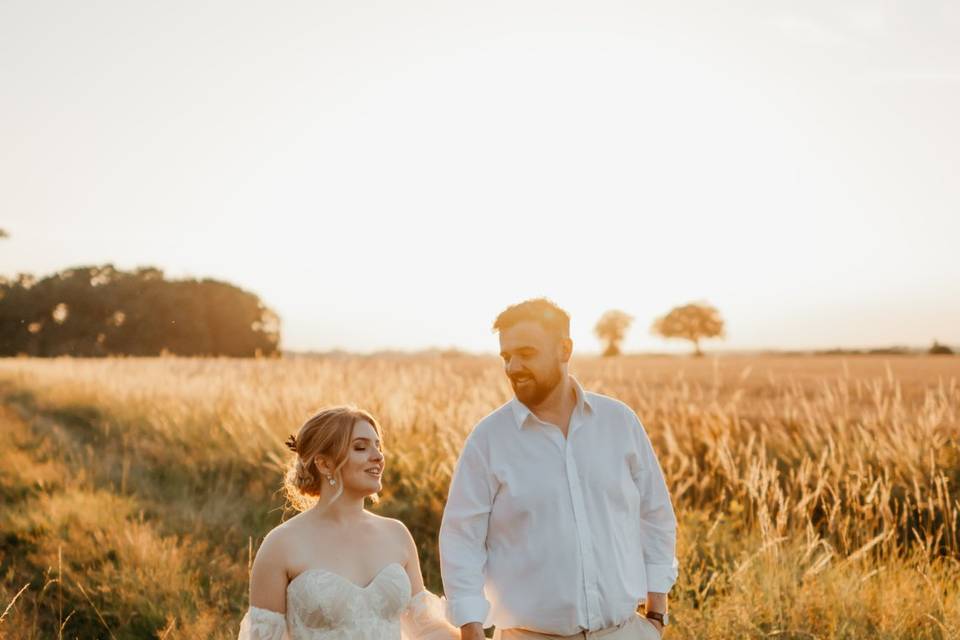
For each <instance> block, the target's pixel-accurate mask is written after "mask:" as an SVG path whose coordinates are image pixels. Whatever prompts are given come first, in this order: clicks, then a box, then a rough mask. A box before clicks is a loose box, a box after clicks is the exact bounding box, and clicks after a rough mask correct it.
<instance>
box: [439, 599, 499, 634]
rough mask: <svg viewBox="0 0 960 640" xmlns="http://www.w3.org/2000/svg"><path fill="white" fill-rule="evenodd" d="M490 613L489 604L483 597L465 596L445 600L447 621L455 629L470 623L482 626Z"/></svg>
mask: <svg viewBox="0 0 960 640" xmlns="http://www.w3.org/2000/svg"><path fill="white" fill-rule="evenodd" d="M489 612H490V603H489V602H487V599H486V598H484V597H483V596H465V597H460V598H455V599H452V600H447V612H446V613H447V620H448V621H449V622H450V624H452V625H453V626H455V627H462V626H463V625H465V624H468V623H470V622H479V623H480V624H483V623H484V622H485V621H486V619H487V614H488V613H489Z"/></svg>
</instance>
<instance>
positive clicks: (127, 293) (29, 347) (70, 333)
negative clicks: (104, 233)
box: [0, 230, 280, 357]
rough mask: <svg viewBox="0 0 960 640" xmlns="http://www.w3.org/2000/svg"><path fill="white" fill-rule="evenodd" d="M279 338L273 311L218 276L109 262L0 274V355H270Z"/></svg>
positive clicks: (246, 292)
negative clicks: (168, 274)
mask: <svg viewBox="0 0 960 640" xmlns="http://www.w3.org/2000/svg"><path fill="white" fill-rule="evenodd" d="M0 233H2V230H0ZM279 342H280V320H279V318H278V317H277V315H276V314H275V313H274V312H273V311H271V310H270V309H268V308H267V307H266V306H265V305H264V304H263V303H262V302H261V301H260V299H259V298H258V297H257V296H256V295H255V294H253V293H250V292H248V291H244V290H243V289H240V288H238V287H236V286H234V285H232V284H229V283H226V282H221V281H218V280H212V279H203V280H168V279H166V278H165V277H164V273H163V271H161V270H160V269H156V268H153V267H142V268H139V269H136V270H134V271H122V270H119V269H116V268H114V267H113V265H109V264H108V265H103V266H87V267H77V268H72V269H66V270H63V271H60V272H58V273H54V274H52V275H50V276H47V277H45V278H42V279H37V278H35V277H34V276H32V275H29V274H20V275H18V276H17V277H16V278H13V279H7V278H0V356H12V355H20V354H23V355H30V356H61V355H70V356H84V357H90V356H108V355H117V354H125V355H136V356H155V355H161V354H165V353H169V354H176V355H184V356H235V357H249V356H256V355H262V356H272V355H277V354H278V353H279V352H278V347H279Z"/></svg>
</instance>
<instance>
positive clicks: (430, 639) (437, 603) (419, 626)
mask: <svg viewBox="0 0 960 640" xmlns="http://www.w3.org/2000/svg"><path fill="white" fill-rule="evenodd" d="M403 531H404V534H405V537H406V546H407V561H406V563H405V564H404V566H403V568H404V569H406V571H407V576H408V577H409V578H410V593H412V594H413V597H412V598H410V604H409V605H407V608H406V609H405V610H404V611H403V614H401V616H400V623H401V627H402V636H403V640H460V631H459V630H458V629H457V628H456V627H454V626H452V625H451V624H450V623H449V622H447V619H446V616H445V615H444V604H443V600H441V599H440V598H438V597H437V596H436V595H434V594H433V593H431V592H429V591H427V590H426V589H424V588H423V575H422V574H421V572H420V555H419V553H418V552H417V544H416V543H415V542H414V540H413V536H411V535H410V531H409V530H408V529H407V528H406V526H403Z"/></svg>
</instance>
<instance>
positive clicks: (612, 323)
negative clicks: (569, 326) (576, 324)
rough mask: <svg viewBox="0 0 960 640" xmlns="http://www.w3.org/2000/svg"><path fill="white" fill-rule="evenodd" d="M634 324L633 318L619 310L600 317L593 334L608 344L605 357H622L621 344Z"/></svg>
mask: <svg viewBox="0 0 960 640" xmlns="http://www.w3.org/2000/svg"><path fill="white" fill-rule="evenodd" d="M632 322H633V316H631V315H628V314H626V313H624V312H623V311H619V310H617V309H611V310H610V311H607V312H606V313H604V314H603V315H602V316H600V319H599V320H597V325H596V326H595V327H594V328H593V332H594V333H595V334H597V337H598V338H600V339H601V340H603V341H604V342H605V343H606V344H607V348H606V349H604V350H603V355H604V356H618V355H620V343H621V342H623V338H624V336H626V335H627V330H628V329H629V328H630V324H631V323H632Z"/></svg>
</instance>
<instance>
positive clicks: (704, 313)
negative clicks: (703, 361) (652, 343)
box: [650, 302, 725, 356]
mask: <svg viewBox="0 0 960 640" xmlns="http://www.w3.org/2000/svg"><path fill="white" fill-rule="evenodd" d="M650 330H651V332H652V333H653V334H654V335H658V336H661V337H664V338H682V339H684V340H689V341H690V342H692V343H693V347H694V355H695V356H702V355H703V352H702V351H701V350H700V341H701V340H703V339H704V338H723V337H724V335H725V334H724V324H723V318H721V317H720V312H719V311H717V310H716V308H714V307H712V306H710V305H709V304H706V303H698V302H691V303H690V304H686V305H683V306H682V307H675V308H674V309H672V310H671V311H670V313H668V314H667V315H665V316H663V317H661V318H657V319H656V320H655V321H654V323H653V326H652V327H651V328H650Z"/></svg>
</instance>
